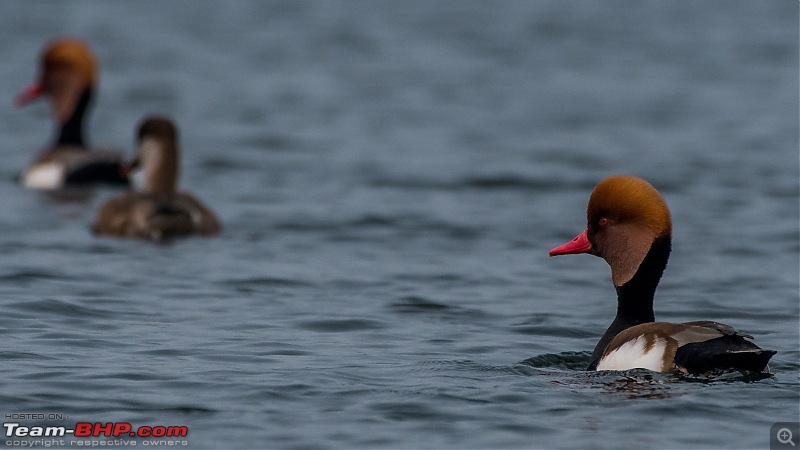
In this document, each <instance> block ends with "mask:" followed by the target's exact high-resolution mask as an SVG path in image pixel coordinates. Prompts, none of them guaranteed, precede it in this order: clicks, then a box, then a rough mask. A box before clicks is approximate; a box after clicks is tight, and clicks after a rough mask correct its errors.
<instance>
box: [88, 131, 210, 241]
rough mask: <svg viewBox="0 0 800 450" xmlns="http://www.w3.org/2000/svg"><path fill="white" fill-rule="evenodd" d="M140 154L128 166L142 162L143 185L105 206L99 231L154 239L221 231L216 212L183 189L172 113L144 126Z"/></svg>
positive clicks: (139, 137)
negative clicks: (179, 187) (179, 180)
mask: <svg viewBox="0 0 800 450" xmlns="http://www.w3.org/2000/svg"><path fill="white" fill-rule="evenodd" d="M136 141H137V146H136V155H135V157H134V159H133V161H132V162H130V163H129V164H128V165H127V166H126V169H127V171H128V172H129V171H131V170H134V169H137V168H139V167H141V170H142V172H143V188H142V189H141V190H134V191H129V192H125V193H121V194H118V195H117V196H115V197H112V198H110V199H109V200H107V201H106V202H105V203H104V204H103V205H102V206H101V207H100V209H99V211H98V213H97V217H96V219H95V221H94V223H93V224H92V232H93V233H94V234H95V235H98V236H109V237H119V238H141V239H147V240H152V241H162V240H165V239H170V238H176V237H184V236H190V235H200V236H211V235H215V234H217V233H219V231H220V222H219V219H217V216H216V214H214V212H213V211H212V210H211V209H210V208H209V207H207V206H206V205H205V204H203V202H201V201H200V200H198V199H197V198H195V197H194V196H193V195H192V194H190V193H188V192H179V191H178V190H177V185H178V174H179V165H180V164H179V159H180V158H179V150H178V129H177V127H176V126H175V124H174V123H173V122H172V120H170V119H169V118H167V117H163V116H147V117H145V118H144V119H143V120H142V121H141V123H140V124H139V126H138V131H137V138H136Z"/></svg>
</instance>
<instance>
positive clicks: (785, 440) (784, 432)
mask: <svg viewBox="0 0 800 450" xmlns="http://www.w3.org/2000/svg"><path fill="white" fill-rule="evenodd" d="M776 437H777V438H778V442H780V443H781V444H792V447H794V446H795V445H794V441H792V430H790V429H788V428H781V429H780V430H778V434H777V435H776Z"/></svg>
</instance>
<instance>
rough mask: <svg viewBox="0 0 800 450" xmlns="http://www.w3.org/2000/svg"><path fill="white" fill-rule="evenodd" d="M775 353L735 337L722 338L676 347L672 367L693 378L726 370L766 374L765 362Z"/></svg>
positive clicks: (767, 371) (767, 369) (767, 370)
mask: <svg viewBox="0 0 800 450" xmlns="http://www.w3.org/2000/svg"><path fill="white" fill-rule="evenodd" d="M775 353H777V352H776V351H774V350H764V349H762V348H760V347H758V346H757V345H755V344H753V343H752V342H750V341H747V340H745V339H744V338H742V337H739V336H723V337H720V338H717V339H711V340H710V341H705V342H695V343H691V344H686V345H684V346H682V347H679V348H678V350H677V352H675V364H676V365H677V366H678V367H682V368H684V369H686V371H687V372H689V373H691V374H695V375H700V374H704V373H709V372H714V371H719V370H730V369H735V370H742V371H747V372H765V373H769V368H768V367H767V363H769V359H770V358H772V355H774V354H775Z"/></svg>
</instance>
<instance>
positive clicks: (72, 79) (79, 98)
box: [14, 38, 128, 189]
mask: <svg viewBox="0 0 800 450" xmlns="http://www.w3.org/2000/svg"><path fill="white" fill-rule="evenodd" d="M96 84H97V64H96V62H95V58H94V55H92V52H91V51H90V50H89V47H87V46H86V44H85V43H83V42H82V41H80V40H78V39H74V38H63V39H58V40H55V41H53V42H51V43H50V44H49V45H48V46H47V47H46V48H45V49H44V52H43V53H42V55H41V61H40V68H39V77H38V79H37V80H35V81H34V82H33V83H31V85H30V86H28V88H26V89H25V90H24V91H22V92H21V93H19V94H18V95H17V97H16V98H15V101H14V102H15V104H16V105H17V106H23V105H26V104H28V103H30V102H32V101H33V100H35V99H37V98H40V97H43V96H46V97H48V98H49V100H50V109H51V115H52V116H53V119H54V121H55V124H56V131H57V133H58V135H57V137H56V141H55V142H54V143H53V144H52V145H50V147H49V148H46V149H45V150H44V151H43V152H42V153H41V154H40V155H38V156H37V157H36V159H35V160H34V161H33V163H32V164H31V166H30V167H28V169H27V170H25V171H24V172H23V173H22V174H21V176H20V179H21V182H22V184H23V185H24V186H26V187H30V188H36V189H59V188H62V187H64V186H66V185H80V184H90V183H110V184H127V182H128V179H127V177H126V176H125V174H124V173H123V171H122V170H121V168H122V162H123V155H122V153H120V152H115V151H109V150H89V148H88V147H87V146H86V141H85V140H84V135H83V119H84V115H85V114H86V111H87V109H88V108H89V105H90V104H91V101H92V95H93V93H94V90H95V86H96Z"/></svg>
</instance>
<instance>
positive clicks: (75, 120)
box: [55, 87, 92, 148]
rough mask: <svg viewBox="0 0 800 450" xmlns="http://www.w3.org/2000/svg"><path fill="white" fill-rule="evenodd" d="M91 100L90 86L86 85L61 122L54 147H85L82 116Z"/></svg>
mask: <svg viewBox="0 0 800 450" xmlns="http://www.w3.org/2000/svg"><path fill="white" fill-rule="evenodd" d="M91 101H92V88H90V87H87V88H86V89H84V90H83V92H82V93H81V97H80V99H79V100H78V104H77V105H75V109H74V110H73V111H72V115H71V116H69V119H67V121H66V122H64V123H63V124H61V129H60V130H59V132H58V140H57V141H56V145H55V146H56V147H62V146H70V147H80V148H85V147H86V143H85V142H84V140H83V116H84V114H85V113H86V110H87V109H88V108H89V103H90V102H91Z"/></svg>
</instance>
